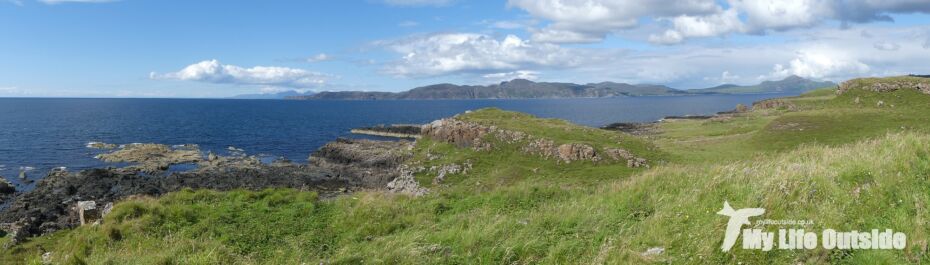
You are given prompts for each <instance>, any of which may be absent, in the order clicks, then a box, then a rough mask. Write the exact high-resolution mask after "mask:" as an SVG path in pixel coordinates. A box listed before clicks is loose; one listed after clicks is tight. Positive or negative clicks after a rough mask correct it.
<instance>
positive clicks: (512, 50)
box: [381, 33, 582, 77]
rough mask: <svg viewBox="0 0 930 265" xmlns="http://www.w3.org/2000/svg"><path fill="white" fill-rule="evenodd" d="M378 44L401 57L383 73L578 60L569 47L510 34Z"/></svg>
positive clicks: (503, 67)
mask: <svg viewBox="0 0 930 265" xmlns="http://www.w3.org/2000/svg"><path fill="white" fill-rule="evenodd" d="M381 44H382V45H385V46H386V47H387V48H388V49H390V50H392V51H394V52H396V53H398V54H401V55H402V56H403V57H402V58H401V59H400V60H398V61H395V62H393V63H391V64H389V65H388V66H387V67H386V69H385V72H387V73H389V74H393V75H397V76H407V77H428V76H438V75H447V74H459V73H482V72H483V73H488V72H502V71H516V70H523V69H527V68H540V67H567V66H572V65H575V64H577V63H579V62H580V60H582V58H580V56H579V55H578V54H577V53H575V52H573V51H572V50H570V49H566V48H562V47H560V46H557V45H554V44H546V43H535V42H532V41H528V40H523V39H520V38H519V37H517V36H513V35H508V36H506V37H504V38H503V39H500V40H499V39H495V38H494V37H492V36H488V35H483V34H472V33H446V34H434V35H427V36H420V37H414V38H408V39H403V40H398V41H391V42H384V43H381Z"/></svg>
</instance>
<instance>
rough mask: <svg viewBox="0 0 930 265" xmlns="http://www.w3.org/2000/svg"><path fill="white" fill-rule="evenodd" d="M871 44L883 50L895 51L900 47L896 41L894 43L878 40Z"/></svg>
mask: <svg viewBox="0 0 930 265" xmlns="http://www.w3.org/2000/svg"><path fill="white" fill-rule="evenodd" d="M872 46H873V47H875V48H876V49H879V50H883V51H897V50H898V49H901V45H898V44H897V43H894V42H888V41H879V42H876V43H875V44H874V45H872Z"/></svg>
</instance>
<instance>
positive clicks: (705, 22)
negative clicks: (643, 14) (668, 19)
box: [649, 9, 745, 44]
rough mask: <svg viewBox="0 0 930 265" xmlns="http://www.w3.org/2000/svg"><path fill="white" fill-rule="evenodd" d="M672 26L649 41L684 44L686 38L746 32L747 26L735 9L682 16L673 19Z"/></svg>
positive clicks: (650, 37)
mask: <svg viewBox="0 0 930 265" xmlns="http://www.w3.org/2000/svg"><path fill="white" fill-rule="evenodd" d="M672 24H673V25H674V28H673V29H669V30H666V31H665V33H664V34H662V35H651V36H649V41H650V42H653V43H660V44H674V43H680V42H682V41H683V40H684V39H685V38H694V37H713V36H720V35H726V34H728V33H731V32H742V31H745V26H744V25H743V22H742V21H740V19H739V13H737V12H736V10H735V9H729V10H726V11H723V12H720V13H717V14H713V15H708V16H688V15H682V16H678V17H675V18H674V19H672Z"/></svg>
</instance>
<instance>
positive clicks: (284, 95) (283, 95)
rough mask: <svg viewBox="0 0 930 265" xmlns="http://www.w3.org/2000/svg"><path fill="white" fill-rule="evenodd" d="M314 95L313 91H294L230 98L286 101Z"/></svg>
mask: <svg viewBox="0 0 930 265" xmlns="http://www.w3.org/2000/svg"><path fill="white" fill-rule="evenodd" d="M313 94H314V93H313V92H311V91H308V92H306V93H300V92H297V91H294V90H288V91H284V92H278V93H268V94H244V95H236V96H233V97H230V98H232V99H286V98H289V97H305V96H312V95H313Z"/></svg>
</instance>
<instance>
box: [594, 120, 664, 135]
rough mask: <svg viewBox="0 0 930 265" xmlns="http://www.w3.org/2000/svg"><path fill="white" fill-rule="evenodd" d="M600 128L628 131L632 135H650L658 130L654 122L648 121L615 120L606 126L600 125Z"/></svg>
mask: <svg viewBox="0 0 930 265" xmlns="http://www.w3.org/2000/svg"><path fill="white" fill-rule="evenodd" d="M601 129H604V130H611V131H621V132H625V133H629V134H632V135H651V134H656V133H657V132H658V128H657V126H656V123H655V122H649V123H625V122H617V123H611V124H608V125H607V126H604V127H601Z"/></svg>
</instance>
